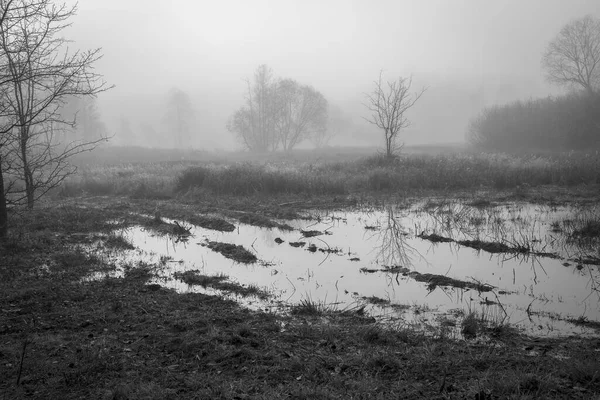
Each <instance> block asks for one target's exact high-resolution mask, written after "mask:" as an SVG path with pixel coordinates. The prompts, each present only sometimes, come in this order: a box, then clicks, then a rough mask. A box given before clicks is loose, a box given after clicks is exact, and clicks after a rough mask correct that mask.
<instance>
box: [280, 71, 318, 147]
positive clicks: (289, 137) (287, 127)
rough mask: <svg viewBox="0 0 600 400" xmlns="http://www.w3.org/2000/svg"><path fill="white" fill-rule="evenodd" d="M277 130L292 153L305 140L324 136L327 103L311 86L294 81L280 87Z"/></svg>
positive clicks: (282, 82)
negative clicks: (315, 136)
mask: <svg viewBox="0 0 600 400" xmlns="http://www.w3.org/2000/svg"><path fill="white" fill-rule="evenodd" d="M276 96H277V100H276V102H277V106H278V110H279V112H278V116H277V118H276V120H275V121H276V122H275V125H276V130H277V134H278V137H279V141H280V143H281V146H282V147H283V150H285V151H290V150H292V149H293V148H294V147H296V146H297V145H298V144H299V143H300V142H301V141H303V140H304V139H307V138H310V137H311V136H314V135H323V132H325V131H326V129H327V100H325V97H323V95H322V94H321V93H320V92H318V91H317V90H315V89H314V88H312V87H310V86H306V85H305V86H301V85H300V84H298V82H296V81H294V80H293V79H282V80H281V81H279V84H278V85H277V91H276Z"/></svg>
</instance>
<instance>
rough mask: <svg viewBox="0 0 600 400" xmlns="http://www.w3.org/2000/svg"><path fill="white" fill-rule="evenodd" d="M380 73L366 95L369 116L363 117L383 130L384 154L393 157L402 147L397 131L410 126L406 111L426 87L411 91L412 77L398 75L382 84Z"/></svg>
mask: <svg viewBox="0 0 600 400" xmlns="http://www.w3.org/2000/svg"><path fill="white" fill-rule="evenodd" d="M382 75H383V74H382V73H380V74H379V80H378V81H375V82H374V83H375V89H374V90H373V91H372V92H371V93H368V94H367V95H366V97H367V102H366V104H365V107H367V109H368V110H369V111H370V112H371V116H370V117H368V118H365V119H366V121H367V122H369V123H371V124H373V125H375V126H377V127H378V128H380V129H382V130H383V133H384V135H385V155H386V157H387V158H393V157H394V155H395V154H396V152H397V151H398V150H399V149H400V148H402V145H401V144H399V143H398V133H399V132H400V131H401V130H402V129H404V128H406V127H408V126H410V121H409V120H408V118H407V117H406V112H407V111H408V110H410V109H411V108H412V107H413V106H414V105H415V103H416V102H417V101H418V100H419V99H420V98H421V96H422V95H423V93H425V91H426V90H427V88H422V89H421V90H420V91H419V92H415V93H411V91H410V89H411V86H412V77H410V78H402V77H400V78H398V79H397V80H395V81H392V82H386V83H385V84H384V83H383V81H382Z"/></svg>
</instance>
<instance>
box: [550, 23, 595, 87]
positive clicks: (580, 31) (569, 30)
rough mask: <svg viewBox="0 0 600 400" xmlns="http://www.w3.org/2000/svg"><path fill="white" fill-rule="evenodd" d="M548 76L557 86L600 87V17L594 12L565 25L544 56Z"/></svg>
mask: <svg viewBox="0 0 600 400" xmlns="http://www.w3.org/2000/svg"><path fill="white" fill-rule="evenodd" d="M542 67H543V68H544V69H545V70H546V78H547V79H548V80H549V81H550V82H553V83H556V84H558V85H572V86H579V87H581V88H583V89H585V90H586V91H588V92H589V93H594V92H595V91H597V90H599V89H600V20H598V19H597V18H594V17H592V16H591V15H588V16H585V17H583V18H581V19H577V20H574V21H572V22H571V23H569V24H567V25H565V26H564V27H563V28H562V30H561V31H560V33H559V34H558V35H557V36H556V38H555V39H554V40H553V41H551V42H550V44H548V48H547V49H546V51H545V53H544V55H543V56H542Z"/></svg>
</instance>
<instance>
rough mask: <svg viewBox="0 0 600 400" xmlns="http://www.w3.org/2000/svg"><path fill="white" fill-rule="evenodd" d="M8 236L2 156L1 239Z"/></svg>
mask: <svg viewBox="0 0 600 400" xmlns="http://www.w3.org/2000/svg"><path fill="white" fill-rule="evenodd" d="M7 235H8V211H7V209H6V196H5V193H4V175H3V171H2V155H0V239H2V238H5V237H6V236H7Z"/></svg>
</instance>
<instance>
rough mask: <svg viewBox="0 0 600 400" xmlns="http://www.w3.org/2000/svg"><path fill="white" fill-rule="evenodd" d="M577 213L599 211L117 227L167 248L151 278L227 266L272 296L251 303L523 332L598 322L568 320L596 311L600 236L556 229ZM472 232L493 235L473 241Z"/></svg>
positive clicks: (146, 244)
mask: <svg viewBox="0 0 600 400" xmlns="http://www.w3.org/2000/svg"><path fill="white" fill-rule="evenodd" d="M581 213H586V215H599V214H598V210H597V209H594V208H587V209H580V208H566V207H543V206H538V205H515V204H512V205H505V206H493V207H476V206H466V205H462V204H460V203H453V202H448V203H446V204H438V205H435V206H432V205H423V204H422V205H417V206H415V207H413V208H411V209H401V208H395V207H388V208H384V209H373V210H353V211H341V212H321V213H317V214H314V215H313V217H314V218H315V220H313V221H310V220H291V221H278V222H280V223H281V224H282V225H281V226H285V228H272V229H266V228H259V227H255V226H251V225H246V224H239V225H237V226H236V229H235V230H233V231H229V232H228V231H222V232H219V231H214V230H208V229H204V228H201V227H197V226H190V227H191V234H192V236H190V237H189V238H188V240H184V241H182V240H178V239H173V238H171V237H169V236H157V235H156V234H155V233H152V232H150V231H146V230H144V229H143V228H141V227H134V228H131V229H128V230H126V231H124V232H123V235H124V236H125V237H126V238H127V240H128V241H129V242H130V243H133V244H134V245H135V246H136V247H137V248H138V249H139V250H138V253H137V255H138V256H139V254H141V253H145V254H148V255H153V256H154V257H160V256H162V257H170V260H171V261H169V262H166V263H165V271H164V276H163V278H162V281H161V282H159V283H160V284H162V285H165V286H169V287H173V288H175V289H177V290H179V291H189V290H195V291H203V292H206V293H214V290H210V289H202V288H201V287H198V286H193V287H190V286H189V285H187V284H185V283H183V282H181V281H179V280H174V279H173V278H172V276H173V274H175V273H182V272H185V271H188V270H199V271H200V272H201V273H202V274H205V275H218V274H225V275H227V276H228V277H229V279H230V280H231V281H233V282H237V283H240V284H243V285H255V286H258V287H259V288H261V289H264V290H266V291H268V292H269V293H271V294H272V295H273V299H272V300H271V301H270V303H269V304H265V303H263V302H261V301H259V300H254V299H251V300H248V299H246V300H244V302H245V304H246V305H248V304H252V305H253V307H254V308H265V307H273V306H274V305H275V304H279V305H280V306H281V305H282V304H283V305H286V304H287V305H289V304H298V303H300V302H301V301H302V300H306V299H310V300H311V301H314V302H316V303H324V304H326V305H327V304H334V305H335V308H337V309H344V308H354V307H357V305H361V304H364V305H366V309H365V311H367V312H369V313H370V314H371V315H374V316H376V317H379V318H386V319H387V318H391V319H399V320H400V321H404V322H405V323H407V324H413V325H419V324H422V323H424V322H426V323H431V324H435V323H436V322H435V321H439V320H443V321H446V322H447V321H448V320H454V321H459V322H460V318H461V316H462V315H464V314H465V313H466V312H469V311H477V312H479V313H483V314H484V315H487V316H490V317H491V318H493V319H500V320H505V321H506V322H509V323H510V324H511V325H513V326H516V327H518V328H520V329H522V330H524V331H526V332H527V333H529V334H532V335H537V336H560V335H569V334H578V335H592V334H596V333H597V331H595V330H593V329H590V328H589V327H588V326H584V325H577V324H574V323H571V322H568V320H569V319H571V320H577V319H580V320H581V317H584V318H585V319H586V320H589V321H600V306H599V304H600V291H599V290H600V289H599V287H600V269H599V267H598V266H597V265H593V264H594V261H597V260H598V257H599V256H600V254H598V243H597V241H596V242H595V243H594V241H593V240H592V241H589V240H586V241H576V240H573V237H572V236H569V235H567V234H565V233H564V232H562V233H561V232H557V229H556V227H557V224H560V221H573V220H575V219H576V216H577V215H580V214H581ZM315 221H316V222H315ZM289 227H292V228H294V230H289ZM432 237H433V238H436V239H439V238H444V239H447V240H430V239H431V238H432ZM480 242H485V243H496V245H495V246H494V247H491V248H490V247H489V246H488V247H486V246H482V247H478V248H474V246H473V243H480ZM207 243H229V244H233V245H236V246H243V248H244V249H246V250H248V251H249V252H251V253H252V254H254V255H255V256H256V257H257V259H258V261H257V262H254V263H248V264H244V263H238V262H235V261H232V260H230V259H227V258H225V257H224V256H223V255H222V254H221V253H219V252H216V251H213V250H211V248H210V246H207ZM461 243H462V244H461ZM499 244H501V245H502V246H500V245H499ZM486 249H488V250H490V249H494V250H498V251H491V252H490V251H485V250H486ZM500 250H501V251H500ZM140 252H141V253H140ZM460 282H462V284H461V283H460ZM449 285H450V286H449ZM478 288H479V289H481V288H485V290H479V289H478ZM237 300H239V298H238V299H237ZM449 324H451V322H450V323H449Z"/></svg>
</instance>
